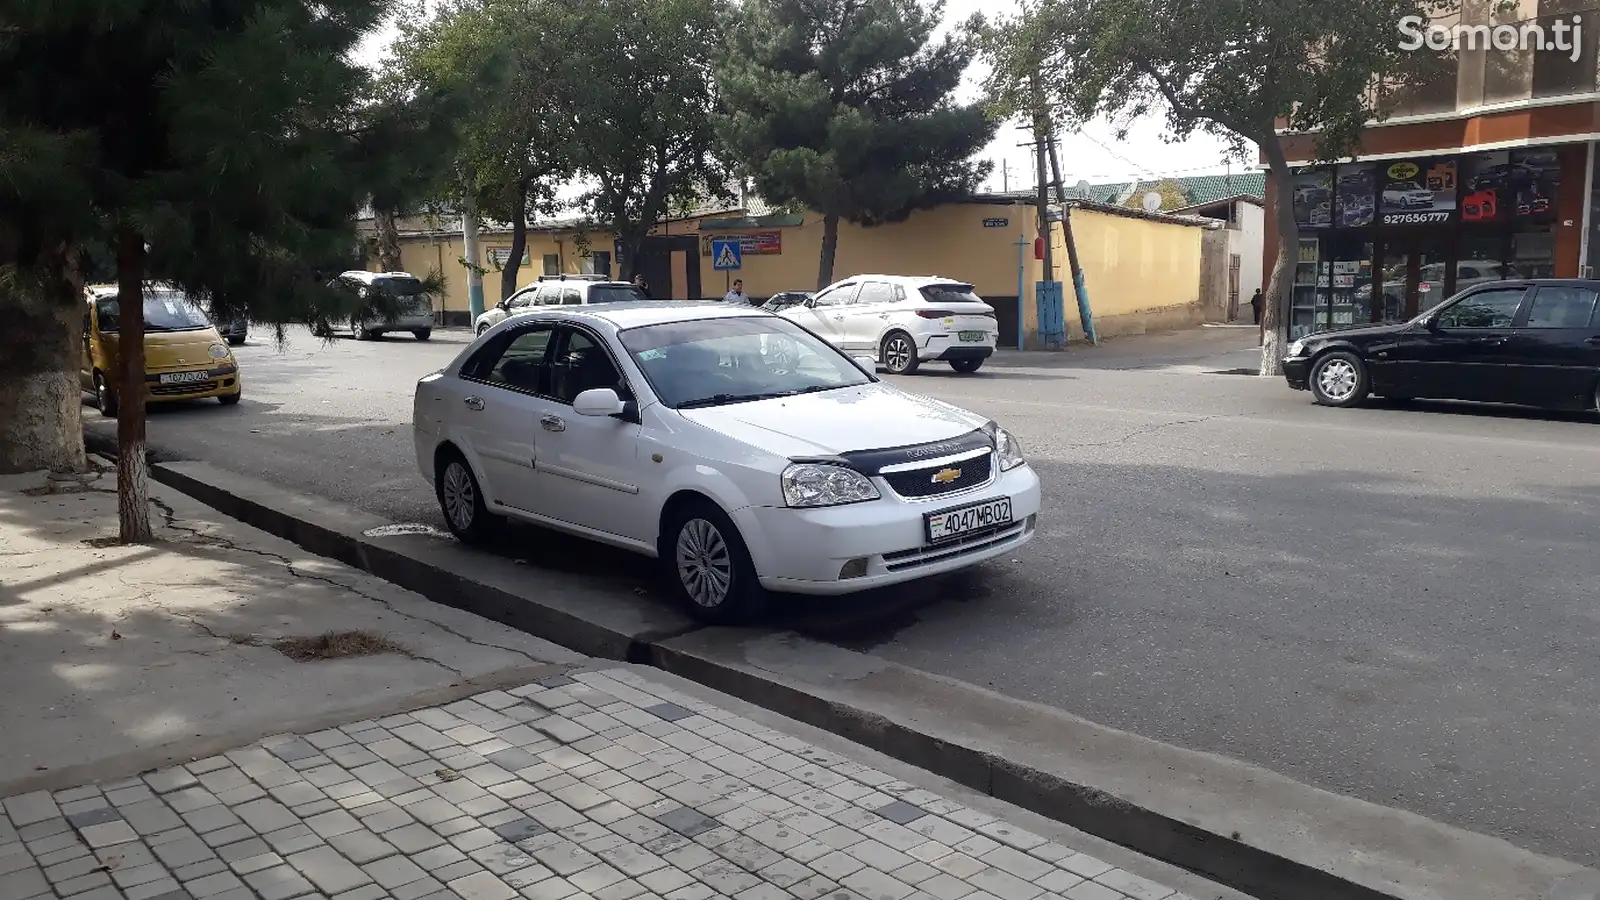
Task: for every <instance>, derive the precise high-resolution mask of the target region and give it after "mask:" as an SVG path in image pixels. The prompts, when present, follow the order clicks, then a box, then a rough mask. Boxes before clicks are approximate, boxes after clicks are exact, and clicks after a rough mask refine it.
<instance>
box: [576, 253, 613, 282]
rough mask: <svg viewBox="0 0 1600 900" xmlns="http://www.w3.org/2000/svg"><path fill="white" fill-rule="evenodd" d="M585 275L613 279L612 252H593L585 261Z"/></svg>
mask: <svg viewBox="0 0 1600 900" xmlns="http://www.w3.org/2000/svg"><path fill="white" fill-rule="evenodd" d="M583 270H584V272H583V274H585V275H604V276H606V277H607V278H610V277H611V251H609V250H591V251H590V252H589V255H588V256H587V257H585V258H584V261H583Z"/></svg>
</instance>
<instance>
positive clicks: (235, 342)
mask: <svg viewBox="0 0 1600 900" xmlns="http://www.w3.org/2000/svg"><path fill="white" fill-rule="evenodd" d="M242 344H244V338H242V337H238V336H235V337H230V338H228V345H229V346H232V347H238V346H240V345H242Z"/></svg>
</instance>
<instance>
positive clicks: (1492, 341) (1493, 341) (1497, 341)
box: [1473, 337, 1506, 347]
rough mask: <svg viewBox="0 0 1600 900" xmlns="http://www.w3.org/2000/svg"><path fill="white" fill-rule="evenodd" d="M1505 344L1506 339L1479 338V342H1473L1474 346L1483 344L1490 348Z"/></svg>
mask: <svg viewBox="0 0 1600 900" xmlns="http://www.w3.org/2000/svg"><path fill="white" fill-rule="evenodd" d="M1505 342H1506V339H1505V338H1503V337H1488V338H1478V339H1477V340H1475V341H1473V343H1474V344H1483V345H1485V346H1489V347H1498V346H1500V345H1501V344H1504V343H1505Z"/></svg>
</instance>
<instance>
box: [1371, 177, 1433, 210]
mask: <svg viewBox="0 0 1600 900" xmlns="http://www.w3.org/2000/svg"><path fill="white" fill-rule="evenodd" d="M1383 205H1384V206H1386V207H1388V208H1390V209H1426V208H1428V207H1430V206H1432V205H1433V191H1430V190H1428V189H1427V188H1425V187H1423V186H1422V185H1420V184H1417V183H1416V182H1415V181H1391V182H1389V183H1388V184H1386V185H1384V186H1383Z"/></svg>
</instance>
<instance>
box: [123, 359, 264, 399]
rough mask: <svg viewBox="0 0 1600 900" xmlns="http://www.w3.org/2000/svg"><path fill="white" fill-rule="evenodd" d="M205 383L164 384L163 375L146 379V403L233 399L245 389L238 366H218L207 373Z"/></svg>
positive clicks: (148, 376) (146, 377)
mask: <svg viewBox="0 0 1600 900" xmlns="http://www.w3.org/2000/svg"><path fill="white" fill-rule="evenodd" d="M206 376H207V377H206V379H205V380H204V381H190V382H185V383H182V384H162V383H161V374H160V373H156V374H151V375H146V376H145V377H144V399H145V402H146V403H167V402H171V401H174V400H205V399H207V398H210V397H231V396H234V395H235V394H238V393H239V392H240V391H242V390H243V389H244V383H243V382H242V381H241V380H240V378H239V369H238V367H237V366H232V365H229V366H217V367H215V368H212V369H210V370H209V371H207V372H206Z"/></svg>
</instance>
